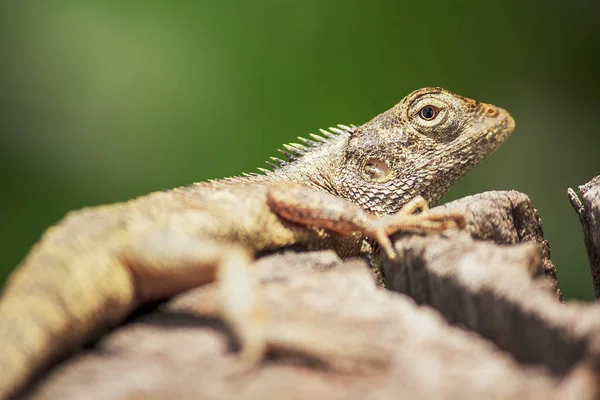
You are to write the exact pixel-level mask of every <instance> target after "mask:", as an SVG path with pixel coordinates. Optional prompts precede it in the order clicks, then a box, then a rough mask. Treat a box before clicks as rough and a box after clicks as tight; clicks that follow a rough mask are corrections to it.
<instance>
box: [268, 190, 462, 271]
mask: <svg viewBox="0 0 600 400" xmlns="http://www.w3.org/2000/svg"><path fill="white" fill-rule="evenodd" d="M267 204H268V206H269V207H270V208H271V210H273V212H275V213H276V214H277V215H279V216H281V217H283V218H285V219H287V220H290V221H293V222H296V223H300V224H303V225H309V226H315V227H318V228H322V229H326V230H328V231H331V232H335V233H338V234H342V235H347V234H350V233H352V232H360V233H361V234H363V235H364V236H366V237H369V238H371V239H374V240H376V241H377V242H378V243H379V245H380V246H381V248H382V249H383V250H384V251H385V253H386V254H387V256H388V257H389V258H390V259H395V258H396V252H395V251H394V248H393V246H392V242H391V241H390V239H389V236H390V235H392V234H394V233H396V232H401V231H403V232H413V233H432V232H443V231H445V230H447V229H453V228H463V227H464V226H465V220H464V217H463V216H462V215H460V214H456V213H450V214H433V213H430V212H429V208H428V205H427V202H426V201H425V199H424V198H423V197H420V196H417V197H415V198H414V199H412V200H411V201H410V202H408V203H407V204H405V205H404V207H402V209H400V211H398V212H397V213H395V214H390V215H383V216H375V215H372V214H369V213H367V212H366V211H365V210H363V209H362V208H360V207H359V206H357V205H355V204H354V203H352V202H351V201H349V200H346V199H343V198H341V197H337V196H333V195H331V194H328V193H324V192H319V191H316V190H314V189H312V188H309V187H307V186H304V185H299V184H293V183H285V184H278V185H273V186H272V187H270V188H269V191H268V192H267ZM419 210H420V211H421V213H419V214H417V211H419Z"/></svg>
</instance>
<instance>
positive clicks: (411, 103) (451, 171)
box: [336, 88, 515, 213]
mask: <svg viewBox="0 0 600 400" xmlns="http://www.w3.org/2000/svg"><path fill="white" fill-rule="evenodd" d="M514 126H515V123H514V120H513V119H512V117H511V116H510V114H509V113H508V112H507V111H505V110H503V109H501V108H499V107H496V106H493V105H491V104H486V103H481V102H478V101H475V100H471V99H468V98H465V97H463V96H460V95H457V94H454V93H451V92H449V91H447V90H444V89H441V88H424V89H419V90H417V91H415V92H413V93H411V94H409V95H408V96H406V97H405V98H404V99H403V100H402V101H401V102H400V103H398V104H397V105H396V106H394V107H393V108H392V109H390V110H388V111H386V112H385V113H383V114H380V115H379V116H377V117H375V118H374V119H372V120H371V121H369V122H367V123H366V124H364V125H362V126H360V127H358V128H356V129H355V130H354V131H353V132H352V133H351V135H350V138H349V140H348V142H347V144H346V146H345V149H344V154H343V156H342V162H341V164H340V167H339V169H338V171H337V176H336V181H337V186H338V188H339V190H341V191H342V192H343V193H344V197H347V198H348V199H350V200H352V201H353V202H355V203H357V204H359V205H360V206H362V207H363V208H365V209H367V210H370V211H373V212H376V213H392V212H396V211H397V210H399V209H400V208H401V207H402V205H404V204H405V203H406V202H408V201H409V200H410V199H412V198H413V197H415V196H417V195H421V196H423V197H425V199H426V200H427V201H428V202H429V203H430V204H434V203H436V202H437V201H438V200H439V199H440V198H441V197H442V196H443V195H444V194H445V193H446V192H447V191H448V190H449V189H450V188H451V187H452V186H453V185H454V183H455V182H456V181H458V180H459V179H460V178H461V177H462V176H463V175H464V174H465V173H466V172H468V171H469V170H470V169H471V168H472V167H473V166H474V165H475V164H477V163H478V162H479V161H481V160H482V159H484V158H485V157H487V156H488V155H490V154H491V153H493V152H494V151H495V150H496V149H497V148H498V147H499V146H500V145H501V144H502V143H503V142H504V141H505V140H506V139H507V138H508V136H510V134H511V133H512V131H513V129H514Z"/></svg>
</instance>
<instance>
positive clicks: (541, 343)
mask: <svg viewBox="0 0 600 400" xmlns="http://www.w3.org/2000/svg"><path fill="white" fill-rule="evenodd" d="M449 208H452V209H459V210H462V211H463V213H464V214H465V216H466V218H467V221H468V225H467V229H466V231H465V232H451V233H448V234H444V235H429V236H419V235H403V234H400V235H397V236H396V237H395V238H394V244H395V247H396V249H397V250H398V253H399V256H400V257H399V260H397V261H396V262H394V263H391V262H389V261H387V262H384V263H383V273H384V275H385V278H386V280H387V283H388V285H389V287H390V288H391V289H392V290H393V291H396V292H399V293H395V292H393V291H389V290H383V289H379V288H377V287H376V286H375V284H374V282H373V276H372V274H371V273H370V271H369V269H368V267H367V266H366V264H365V263H364V262H362V261H360V260H358V259H357V260H349V261H347V262H345V263H343V262H341V261H340V260H339V259H338V258H337V256H335V254H333V253H332V252H318V253H302V252H301V253H293V252H286V253H283V254H276V255H271V256H267V257H264V258H261V259H260V260H259V261H258V262H257V263H256V264H255V265H254V266H253V267H254V268H253V269H252V270H253V273H254V274H256V276H257V277H258V278H259V279H260V280H261V287H262V289H263V292H264V293H263V295H264V299H265V302H266V304H267V306H268V309H269V311H270V315H271V318H272V321H273V329H274V330H276V329H283V330H284V331H286V332H289V333H290V334H289V335H288V336H286V340H283V341H282V342H281V343H275V345H274V346H273V349H272V351H271V352H270V355H269V357H268V359H267V360H266V361H265V362H263V363H262V364H260V365H258V366H256V367H254V368H251V369H247V368H246V369H244V368H242V367H241V365H240V363H239V359H238V358H237V357H236V355H237V353H236V343H235V342H234V341H233V339H232V337H231V335H230V333H229V332H228V331H227V329H226V327H225V326H224V325H223V324H222V323H221V322H220V321H219V319H218V316H217V315H218V314H217V309H218V306H217V298H218V292H217V288H216V286H214V285H210V286H205V287H203V288H199V289H196V290H194V291H191V292H188V293H185V294H183V295H181V296H178V297H176V298H174V299H172V300H171V301H170V302H168V303H166V304H163V305H161V306H160V307H159V308H158V309H156V310H154V311H152V312H150V313H149V314H147V315H144V316H142V317H139V318H136V319H134V320H132V321H130V322H129V323H128V324H126V325H124V326H122V327H121V328H119V329H117V330H115V331H113V332H112V333H110V334H108V335H106V336H105V337H104V338H102V339H101V340H100V341H99V342H97V343H96V344H95V345H94V346H93V347H92V348H90V349H87V350H85V351H81V352H80V353H79V354H78V355H76V356H74V357H71V358H70V359H68V360H66V361H65V362H64V363H63V364H62V365H61V366H59V367H57V368H54V369H53V370H51V371H50V372H49V373H48V374H46V375H45V376H43V377H42V378H41V379H40V380H38V382H37V385H36V386H35V387H33V388H31V390H30V391H29V392H28V393H27V394H26V395H27V397H28V398H33V399H57V398H60V399H163V398H176V399H270V398H277V399H304V398H306V399H309V398H310V399H365V398H373V399H398V398H449V399H481V398H486V399H488V398H489V399H521V398H522V399H563V398H565V399H567V398H576V399H586V398H589V399H593V398H599V397H600V394H599V393H600V389H599V388H598V377H599V372H600V358H599V353H600V308H598V307H600V305H597V304H578V303H570V302H569V303H567V304H565V303H562V302H561V296H560V292H559V290H558V286H557V283H556V274H555V270H554V266H553V265H552V263H551V261H550V259H549V248H548V244H547V242H546V241H545V240H544V238H543V234H542V229H541V222H540V220H539V218H538V215H537V212H536V211H535V209H534V208H533V207H532V205H531V203H530V201H529V199H528V198H527V196H525V195H523V194H521V193H518V192H513V191H509V192H488V193H484V194H481V195H477V196H471V197H467V198H464V199H461V200H458V201H456V202H452V203H449V204H447V205H446V206H443V207H438V208H437V210H439V212H445V210H446V209H449ZM278 344H279V346H278ZM315 346H316V348H318V349H319V350H320V351H321V353H322V354H323V355H327V354H331V353H332V352H337V353H336V359H337V360H339V363H338V364H335V365H324V364H322V363H320V362H319V359H318V357H316V358H312V359H309V358H307V357H306V356H305V355H304V350H305V349H306V348H309V347H310V348H315ZM283 349H286V351H283ZM290 349H292V350H290ZM340 349H343V351H341V352H340Z"/></svg>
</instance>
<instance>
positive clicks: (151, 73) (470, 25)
mask: <svg viewBox="0 0 600 400" xmlns="http://www.w3.org/2000/svg"><path fill="white" fill-rule="evenodd" d="M598 4H599V2H597V1H592V0H589V1H581V0H580V1H571V2H566V1H561V2H527V1H512V2H509V1H505V2H482V1H463V2H449V1H445V0H429V1H427V2H423V1H412V2H406V1H398V0H396V1H339V0H336V1H333V0H332V1H283V0H282V1H236V2H226V1H224V2H217V1H196V2H185V1H172V2H167V1H163V2H153V1H138V2H133V1H130V2H128V1H125V2H123V1H102V2H92V1H82V0H78V1H75V0H64V1H60V0H56V1H3V2H2V5H1V6H0V41H1V46H2V53H1V54H2V59H1V63H0V113H1V114H0V118H1V124H0V129H1V135H0V165H1V169H0V171H1V175H0V179H1V181H2V185H1V189H0V190H1V193H2V195H1V196H0V212H1V213H2V214H1V215H2V219H1V221H0V249H1V251H2V255H3V261H2V265H1V266H0V282H1V281H2V279H4V277H5V276H6V275H7V274H8V273H9V271H10V270H11V269H12V268H13V267H14V266H15V265H17V264H18V262H19V261H20V260H21V259H22V257H23V256H24V255H25V254H26V252H27V250H28V249H29V247H30V246H31V245H32V244H33V243H34V242H35V241H36V240H37V239H38V238H39V236H40V234H41V233H42V232H43V230H44V229H45V228H46V227H48V226H49V225H51V224H53V223H54V222H56V221H57V220H59V219H60V218H61V217H62V216H63V215H64V214H65V213H66V212H67V211H68V210H71V209H74V208H80V207H83V206H89V205H96V204H102V203H108V202H115V201H120V200H126V199H128V198H130V197H134V196H137V195H141V194H144V193H147V192H150V191H154V190H158V189H162V188H171V187H174V186H179V185H184V184H187V183H191V182H194V181H198V180H204V179H207V178H214V177H223V176H228V175H234V174H239V173H240V172H242V171H254V170H255V168H256V167H257V166H264V160H266V159H268V157H269V156H271V155H277V153H276V152H275V149H276V148H278V147H279V145H280V144H281V143H283V142H288V141H294V139H295V137H296V136H298V135H306V134H308V133H309V132H316V130H317V129H318V128H320V127H328V126H332V125H334V124H337V123H345V124H350V123H354V124H361V123H363V122H365V121H367V120H368V119H370V118H371V117H373V116H374V115H376V114H378V113H380V112H382V111H384V110H386V109H387V108H389V107H391V106H392V105H393V104H394V103H396V102H397V101H399V100H400V99H401V98H402V97H403V96H404V95H406V94H408V93H409V92H410V91H412V90H414V89H417V88H419V87H423V86H432V85H435V86H443V87H445V88H448V89H450V90H452V91H456V92H458V93H461V94H464V95H466V96H468V97H473V98H476V99H478V100H481V101H486V102H490V103H493V104H497V105H499V106H502V107H504V108H506V109H508V110H509V111H510V112H511V113H512V114H513V116H514V117H515V120H516V121H517V128H516V131H515V134H514V135H513V137H512V138H511V139H510V140H509V141H508V142H507V143H506V144H505V145H504V146H503V147H502V148H501V149H500V151H499V152H498V153H496V154H495V155H494V156H493V157H491V158H490V159H488V160H486V161H485V162H484V163H483V164H482V165H480V166H479V167H477V168H476V169H475V170H474V171H473V172H471V173H470V174H469V175H467V177H466V178H465V179H464V180H463V181H462V182H461V183H460V184H459V185H458V186H457V187H456V188H455V189H454V190H453V191H452V192H451V193H450V195H449V196H447V197H446V200H450V199H454V198H457V197H460V196H464V195H467V194H472V193H477V192H482V191H485V190H493V189H516V190H520V191H523V192H525V193H527V194H529V196H530V197H531V198H532V200H533V203H534V205H535V206H536V208H538V210H539V212H540V214H541V217H542V218H543V220H544V231H545V234H546V237H547V238H548V240H549V241H550V244H551V249H552V259H553V261H554V262H555V263H556V265H557V267H558V272H559V280H560V284H561V287H562V289H563V290H564V293H565V295H566V296H567V297H568V298H582V299H590V298H592V285H591V278H590V273H589V270H588V266H587V258H586V254H585V249H584V245H583V241H582V235H581V232H580V227H579V221H578V219H577V217H576V215H575V213H574V212H573V211H572V209H571V206H570V205H569V202H568V200H567V196H566V189H567V187H569V186H573V187H574V186H576V185H579V184H583V183H585V182H587V180H589V179H590V178H592V177H593V176H595V175H597V174H600V161H599V159H598V146H599V145H600V137H599V136H600V135H599V134H600V128H598V124H599V120H598V118H597V115H598V114H599V112H598V110H599V108H600V95H599V93H600V83H599V82H600V80H599V79H598V71H599V66H598V62H597V59H598V54H600V40H599V39H600V23H599V22H598V21H599V16H600V13H599V6H598Z"/></svg>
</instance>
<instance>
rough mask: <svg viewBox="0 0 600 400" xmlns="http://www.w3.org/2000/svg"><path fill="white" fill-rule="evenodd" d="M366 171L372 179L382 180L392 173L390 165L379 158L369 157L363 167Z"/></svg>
mask: <svg viewBox="0 0 600 400" xmlns="http://www.w3.org/2000/svg"><path fill="white" fill-rule="evenodd" d="M363 171H364V173H365V174H366V175H367V176H368V177H369V178H370V179H372V180H374V181H377V182H381V181H384V180H386V178H387V177H388V176H389V174H390V167H389V165H388V164H387V163H386V162H385V161H384V160H381V159H379V158H369V159H367V160H366V162H365V165H364V167H363Z"/></svg>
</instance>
